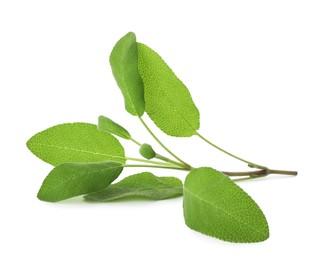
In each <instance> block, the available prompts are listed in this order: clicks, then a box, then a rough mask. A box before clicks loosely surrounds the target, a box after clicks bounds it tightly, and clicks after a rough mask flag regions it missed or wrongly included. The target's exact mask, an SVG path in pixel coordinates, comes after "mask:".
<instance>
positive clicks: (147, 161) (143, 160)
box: [114, 156, 172, 166]
mask: <svg viewBox="0 0 323 260" xmlns="http://www.w3.org/2000/svg"><path fill="white" fill-rule="evenodd" d="M114 157H115V156H114ZM120 158H124V159H126V160H129V161H134V162H143V163H150V164H156V165H165V166H172V164H170V163H164V162H158V161H153V160H145V159H139V158H132V157H120Z"/></svg>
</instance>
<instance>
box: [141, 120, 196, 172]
mask: <svg viewBox="0 0 323 260" xmlns="http://www.w3.org/2000/svg"><path fill="white" fill-rule="evenodd" d="M138 118H139V120H140V122H141V123H142V124H143V126H144V127H145V128H146V129H147V131H148V132H149V133H150V135H151V136H152V137H153V138H154V139H155V140H156V142H157V143H158V144H159V145H160V146H161V147H163V148H164V149H165V151H166V152H168V153H169V154H170V155H171V156H173V157H174V158H175V159H176V160H178V161H179V162H181V163H182V164H184V165H185V166H186V167H187V168H190V169H191V168H192V167H191V166H190V165H189V164H188V163H186V162H184V161H183V160H182V159H180V158H179V157H178V156H176V155H175V154H174V153H173V152H172V151H171V150H169V149H168V148H167V147H166V146H165V145H164V144H163V143H162V142H161V141H160V140H159V139H158V138H157V136H155V135H154V133H153V132H152V131H151V130H150V128H149V127H148V126H147V124H146V123H145V121H144V120H143V119H142V118H141V117H138Z"/></svg>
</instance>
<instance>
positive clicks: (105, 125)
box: [98, 116, 131, 139]
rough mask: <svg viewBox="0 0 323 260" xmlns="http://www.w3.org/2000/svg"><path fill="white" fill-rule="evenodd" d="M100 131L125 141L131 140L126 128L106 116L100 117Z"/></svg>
mask: <svg viewBox="0 0 323 260" xmlns="http://www.w3.org/2000/svg"><path fill="white" fill-rule="evenodd" d="M98 129H99V130H100V131H104V132H107V133H111V134H114V135H117V136H119V137H121V138H124V139H130V138H131V135H130V133H129V132H128V131H127V130H126V129H125V128H123V127H122V126H121V125H119V124H117V123H116V122H114V121H112V120H111V119H110V118H107V117H105V116H99V120H98Z"/></svg>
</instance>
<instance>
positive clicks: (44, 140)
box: [27, 123, 125, 165]
mask: <svg viewBox="0 0 323 260" xmlns="http://www.w3.org/2000/svg"><path fill="white" fill-rule="evenodd" d="M27 147H28V148H29V150H30V151H31V152H32V153H33V154H35V155H36V156H37V157H39V158H40V159H42V160H43V161H45V162H47V163H50V164H52V165H58V164H61V163H64V162H100V161H109V160H111V161H116V162H120V163H124V162H125V159H124V156H125V155H124V149H123V147H122V145H121V144H120V142H119V141H118V140H117V139H116V138H115V137H114V136H112V135H111V134H109V133H105V132H101V131H99V130H98V129H97V127H96V125H93V124H88V123H67V124H61V125H56V126H53V127H50V128H48V129H46V130H44V131H42V132H39V133H37V134H35V135H34V136H33V137H31V138H30V139H29V140H28V142H27Z"/></svg>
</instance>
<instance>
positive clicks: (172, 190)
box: [84, 172, 183, 202]
mask: <svg viewBox="0 0 323 260" xmlns="http://www.w3.org/2000/svg"><path fill="white" fill-rule="evenodd" d="M182 194H183V184H182V182H181V180H179V179H178V178H175V177H157V176H155V175H153V174H152V173H149V172H142V173H138V174H134V175H131V176H129V177H126V178H125V179H123V180H121V181H120V182H118V183H116V184H112V185H110V186H109V187H107V188H106V189H105V190H102V191H99V192H95V193H92V194H88V195H86V196H85V197H84V198H85V199H88V200H95V201H102V202H103V201H112V200H117V199H122V198H130V197H142V198H146V199H151V200H164V199H169V198H174V197H178V196H181V195H182Z"/></svg>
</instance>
